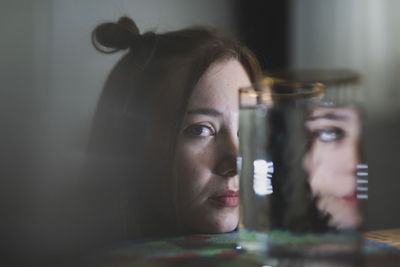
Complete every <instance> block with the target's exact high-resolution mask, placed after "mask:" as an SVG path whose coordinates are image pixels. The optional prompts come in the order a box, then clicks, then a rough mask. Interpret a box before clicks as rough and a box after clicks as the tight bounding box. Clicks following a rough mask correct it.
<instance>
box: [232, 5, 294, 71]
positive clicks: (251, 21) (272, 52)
mask: <svg viewBox="0 0 400 267" xmlns="http://www.w3.org/2000/svg"><path fill="white" fill-rule="evenodd" d="M235 12H236V16H237V20H238V21H237V25H238V31H239V38H240V39H241V40H242V41H243V42H244V43H245V44H246V45H247V46H248V47H250V49H251V50H252V51H253V52H254V53H255V54H256V55H257V57H258V58H259V60H260V63H261V66H262V67H263V69H264V70H270V69H282V68H285V67H288V62H289V50H288V49H289V22H290V21H289V1H288V0H280V1H253V0H250V1H244V0H237V1H236V3H235Z"/></svg>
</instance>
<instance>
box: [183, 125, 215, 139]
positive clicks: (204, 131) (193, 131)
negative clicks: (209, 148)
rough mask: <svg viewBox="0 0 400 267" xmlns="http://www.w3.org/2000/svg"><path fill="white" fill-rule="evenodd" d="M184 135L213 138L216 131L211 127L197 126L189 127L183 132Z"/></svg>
mask: <svg viewBox="0 0 400 267" xmlns="http://www.w3.org/2000/svg"><path fill="white" fill-rule="evenodd" d="M183 133H184V134H185V135H187V136H190V137H197V136H199V137H204V136H212V135H214V134H215V132H214V130H213V129H212V128H211V127H210V126H205V125H200V124H195V125H191V126H189V127H187V128H186V129H185V130H183Z"/></svg>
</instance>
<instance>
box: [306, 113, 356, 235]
mask: <svg viewBox="0 0 400 267" xmlns="http://www.w3.org/2000/svg"><path fill="white" fill-rule="evenodd" d="M306 127H307V129H308V131H309V132H310V133H311V136H312V137H313V142H312V145H311V147H310V150H309V151H308V152H307V153H306V155H305V157H304V161H303V164H304V167H305V169H306V170H307V171H308V172H309V182H310V187H311V191H312V193H313V196H314V197H316V200H317V201H316V205H317V208H318V210H319V211H320V212H321V213H323V214H325V215H327V219H328V221H327V223H328V225H329V226H330V227H332V228H334V229H339V230H344V229H356V228H357V227H359V226H360V225H361V223H362V217H361V207H360V202H359V200H358V199H357V193H358V192H357V188H358V187H357V185H358V184H357V175H356V173H357V168H358V166H359V164H360V145H359V143H360V135H361V122H360V115H359V113H358V111H357V110H356V109H355V108H354V107H350V106H349V107H329V108H328V107H327V108H315V109H314V110H313V111H312V112H311V114H310V117H309V118H308V120H307V122H306Z"/></svg>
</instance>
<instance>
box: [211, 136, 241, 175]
mask: <svg viewBox="0 0 400 267" xmlns="http://www.w3.org/2000/svg"><path fill="white" fill-rule="evenodd" d="M217 142H218V145H217V146H216V154H217V157H216V165H215V172H216V173H217V174H218V175H220V176H223V177H227V178H229V177H234V176H236V175H237V167H236V158H237V155H238V150H239V139H238V137H237V135H236V134H229V135H226V136H219V140H217Z"/></svg>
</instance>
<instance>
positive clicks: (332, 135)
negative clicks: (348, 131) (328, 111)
mask: <svg viewBox="0 0 400 267" xmlns="http://www.w3.org/2000/svg"><path fill="white" fill-rule="evenodd" d="M315 135H316V137H317V138H318V139H319V140H321V141H322V142H333V141H337V140H340V139H342V138H343V137H344V131H343V130H342V129H338V128H334V129H323V130H318V131H316V132H315Z"/></svg>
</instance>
